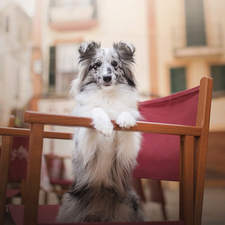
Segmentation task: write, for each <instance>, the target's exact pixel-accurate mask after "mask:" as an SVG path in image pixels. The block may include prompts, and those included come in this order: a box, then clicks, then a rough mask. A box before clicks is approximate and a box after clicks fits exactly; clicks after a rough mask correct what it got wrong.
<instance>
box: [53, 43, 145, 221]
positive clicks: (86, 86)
mask: <svg viewBox="0 0 225 225" xmlns="http://www.w3.org/2000/svg"><path fill="white" fill-rule="evenodd" d="M78 52H79V63H78V65H79V72H78V76H77V78H76V79H75V80H74V81H73V82H72V85H71V90H72V92H73V95H74V96H75V101H76V107H75V109H74V111H73V115H74V116H80V117H91V118H92V124H93V127H94V128H95V129H91V128H83V127H80V128H76V132H75V135H74V150H73V162H72V164H73V174H74V182H73V184H72V186H71V189H70V191H69V192H68V193H66V194H65V195H64V197H63V200H62V205H61V206H60V210H59V213H58V216H57V222H70V223H72V222H123V221H144V220H145V219H144V214H143V212H142V210H141V208H140V206H139V198H138V197H137V195H136V194H135V192H134V190H133V189H132V187H131V185H130V182H131V174H132V170H133V168H134V167H135V165H136V157H137V155H138V152H139V148H140V144H141V134H140V133H138V132H131V131H130V132H129V131H113V124H112V122H111V120H115V121H116V123H117V124H118V125H119V126H120V127H121V128H122V129H124V130H126V129H129V128H130V127H132V126H134V125H135V124H136V121H137V120H139V119H140V118H141V115H140V113H139V111H138V109H137V102H138V95H137V84H136V83H137V82H136V80H135V77H134V72H133V64H134V53H135V47H134V46H133V45H132V44H129V43H126V42H122V41H121V42H119V43H116V44H114V45H113V48H101V45H100V44H99V43H96V42H93V41H92V42H88V43H81V44H80V46H79V48H78Z"/></svg>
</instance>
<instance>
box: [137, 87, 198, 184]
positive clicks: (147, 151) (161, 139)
mask: <svg viewBox="0 0 225 225" xmlns="http://www.w3.org/2000/svg"><path fill="white" fill-rule="evenodd" d="M198 94H199V87H195V88H192V89H189V90H186V91H182V92H179V93H176V94H173V95H170V96H167V97H164V98H158V99H153V100H149V101H145V102H142V103H140V107H139V111H140V113H141V115H142V116H143V117H144V121H147V122H155V123H169V124H180V125H190V126H195V123H196V117H197V107H198ZM179 138H180V137H179V136H176V135H164V134H153V133H143V141H142V146H141V150H140V152H139V156H138V165H137V167H136V168H135V170H134V171H133V176H134V177H140V178H148V179H159V180H174V181H178V180H179V154H180V141H179V140H180V139H179Z"/></svg>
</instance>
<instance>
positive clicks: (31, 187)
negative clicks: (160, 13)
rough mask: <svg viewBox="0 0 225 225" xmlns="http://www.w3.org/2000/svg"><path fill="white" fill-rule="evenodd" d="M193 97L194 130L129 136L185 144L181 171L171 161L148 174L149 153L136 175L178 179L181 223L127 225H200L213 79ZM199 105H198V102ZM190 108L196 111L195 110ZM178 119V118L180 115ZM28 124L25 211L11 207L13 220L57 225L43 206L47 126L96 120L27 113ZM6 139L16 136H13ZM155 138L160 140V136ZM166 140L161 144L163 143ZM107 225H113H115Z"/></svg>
mask: <svg viewBox="0 0 225 225" xmlns="http://www.w3.org/2000/svg"><path fill="white" fill-rule="evenodd" d="M198 90H199V91H198ZM185 93H186V91H184V92H183V93H182V94H181V98H179V101H180V102H184V96H185ZM187 93H189V94H190V91H187ZM191 93H193V95H194V96H197V99H198V104H197V118H196V123H195V125H182V124H169V123H157V122H137V125H136V126H134V127H132V128H130V129H129V131H138V132H145V133H155V134H164V135H175V136H176V137H178V143H180V154H177V153H175V156H176V157H177V155H178V159H179V161H180V164H179V163H178V164H177V163H175V164H176V165H174V164H170V163H169V162H167V161H163V164H161V165H160V168H159V166H158V168H156V169H155V170H153V171H152V170H149V169H148V167H149V166H150V167H152V165H151V164H149V163H148V162H147V163H146V162H145V159H146V158H147V159H148V158H149V157H145V155H144V153H146V152H145V151H143V150H141V151H140V154H139V157H138V161H139V165H138V167H137V168H136V169H135V171H134V176H136V177H139V178H140V177H143V178H154V179H156V177H157V179H161V178H163V179H165V180H176V179H177V176H178V177H179V182H180V186H179V187H180V188H179V191H180V200H179V220H177V221H162V222H157V223H156V222H138V223H127V224H152V225H153V224H168V225H169V224H180V225H181V224H185V225H193V224H194V225H199V224H201V217H202V204H203V192H204V177H205V164H206V151H207V141H208V131H209V119H210V109H211V96H212V79H211V78H207V77H204V78H202V79H201V82H200V88H195V89H194V90H193V91H192V90H191ZM198 93H199V94H198ZM171 96H172V97H171V102H173V101H172V99H173V96H174V95H171ZM178 96H179V94H178ZM194 102H196V99H195V101H194ZM172 105H173V104H171V107H172ZM186 107H188V108H194V104H191V105H189V106H186ZM184 110H185V108H182V109H181V110H180V111H181V112H183V111H184ZM194 111H195V110H194ZM174 116H175V117H177V115H176V113H175V115H174ZM24 118H25V122H28V123H31V131H30V154H29V159H28V174H27V183H26V198H25V206H24V208H23V207H21V206H9V210H10V212H11V214H12V216H13V214H14V219H15V220H16V222H18V221H19V220H20V221H21V220H22V221H23V222H22V223H21V224H25V225H28V224H29V225H32V224H37V223H38V224H52V223H53V222H54V218H55V217H56V215H57V210H58V206H48V205H45V206H39V205H38V194H39V184H40V170H41V155H42V145H43V138H44V137H45V136H46V135H45V131H44V125H45V124H49V125H60V126H83V127H88V128H93V127H92V125H91V122H92V120H91V119H90V118H80V117H73V116H60V115H51V114H49V115H48V114H41V113H36V112H26V113H25V117H24ZM112 123H113V125H114V130H122V129H121V128H120V127H119V126H118V125H117V124H116V123H115V121H112ZM124 132H126V131H124ZM7 135H15V134H9V133H8V134H7ZM153 137H154V139H156V136H153ZM161 137H162V136H161ZM161 137H160V138H159V140H161ZM170 137H171V136H170ZM169 140H170V138H169ZM147 141H148V140H147ZM169 142H170V141H169ZM167 145H168V143H167ZM176 145H177V143H176ZM149 151H150V150H149ZM163 151H164V152H163V153H166V151H167V149H165V148H164V150H163ZM163 155H164V154H162V152H161V154H160V156H157V159H159V157H163ZM166 155H167V156H168V155H169V154H168V153H167V154H166ZM176 157H175V158H176ZM142 162H144V164H143V165H141V163H142ZM168 165H170V167H172V168H170V170H169V171H167V167H168ZM153 166H154V165H153ZM164 166H165V168H164ZM0 176H1V173H0ZM48 210H49V212H48ZM42 216H43V217H42ZM77 224H82V223H77ZM89 224H90V223H89ZM95 224H96V223H95ZM105 224H107V225H110V224H113V223H105ZM117 224H120V223H117ZM122 224H124V223H122ZM125 224H126V223H125Z"/></svg>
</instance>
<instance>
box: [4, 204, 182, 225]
mask: <svg viewBox="0 0 225 225" xmlns="http://www.w3.org/2000/svg"><path fill="white" fill-rule="evenodd" d="M8 208H9V211H10V214H11V216H12V218H13V221H14V222H15V223H16V224H17V225H23V213H24V206H23V205H9V206H8ZM58 208H59V206H58V205H39V208H38V224H40V225H47V224H53V223H54V221H55V218H56V216H57V213H58ZM55 224H56V223H55ZM63 224H64V223H57V225H63ZM65 224H68V225H69V224H76V225H90V224H96V225H97V224H105V225H114V224H117V225H126V224H129V225H139V224H140V225H148V224H149V225H184V223H183V222H182V221H162V222H161V221H160V222H117V223H111V222H106V223H65Z"/></svg>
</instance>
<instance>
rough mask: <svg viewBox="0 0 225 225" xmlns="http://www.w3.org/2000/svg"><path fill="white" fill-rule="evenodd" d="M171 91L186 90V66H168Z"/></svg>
mask: <svg viewBox="0 0 225 225" xmlns="http://www.w3.org/2000/svg"><path fill="white" fill-rule="evenodd" d="M170 88H171V93H176V92H179V91H183V90H186V68H185V67H178V68H170Z"/></svg>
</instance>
